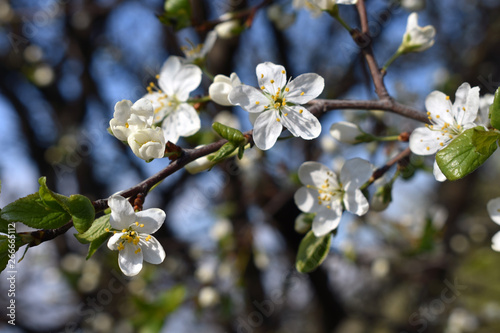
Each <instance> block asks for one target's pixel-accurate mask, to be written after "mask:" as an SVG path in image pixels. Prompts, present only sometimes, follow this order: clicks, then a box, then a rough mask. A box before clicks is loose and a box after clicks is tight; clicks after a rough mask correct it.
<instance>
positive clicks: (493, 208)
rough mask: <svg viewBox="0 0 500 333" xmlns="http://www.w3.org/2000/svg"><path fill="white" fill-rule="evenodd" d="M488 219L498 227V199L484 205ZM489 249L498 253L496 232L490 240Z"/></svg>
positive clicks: (499, 211) (499, 221) (499, 232)
mask: <svg viewBox="0 0 500 333" xmlns="http://www.w3.org/2000/svg"><path fill="white" fill-rule="evenodd" d="M486 209H487V210H488V214H489V215H490V218H491V219H492V220H493V222H495V223H496V224H498V225H500V198H495V199H491V200H490V201H488V204H487V205H486ZM491 248H492V249H493V250H495V251H497V252H500V231H498V232H497V233H496V234H495V235H494V236H493V238H492V239H491Z"/></svg>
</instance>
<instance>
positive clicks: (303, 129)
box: [281, 106, 321, 140]
mask: <svg viewBox="0 0 500 333" xmlns="http://www.w3.org/2000/svg"><path fill="white" fill-rule="evenodd" d="M283 112H285V114H283V116H282V117H281V121H282V122H283V126H285V127H286V128H287V129H288V130H289V131H290V133H292V135H293V136H295V137H301V138H302V139H304V140H311V139H315V138H317V137H318V136H319V135H320V134H321V123H320V122H319V120H318V118H316V117H315V116H314V115H313V114H312V113H311V112H309V110H307V109H306V108H304V107H303V106H287V107H285V110H284V111H283ZM301 112H302V113H301Z"/></svg>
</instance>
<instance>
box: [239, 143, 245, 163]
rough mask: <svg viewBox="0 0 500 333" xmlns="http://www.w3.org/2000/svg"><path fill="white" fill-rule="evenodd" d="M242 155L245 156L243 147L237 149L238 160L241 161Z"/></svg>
mask: <svg viewBox="0 0 500 333" xmlns="http://www.w3.org/2000/svg"><path fill="white" fill-rule="evenodd" d="M243 154H245V146H240V147H239V148H238V159H239V160H241V159H242V158H243Z"/></svg>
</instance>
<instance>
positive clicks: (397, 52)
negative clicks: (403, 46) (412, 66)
mask: <svg viewBox="0 0 500 333" xmlns="http://www.w3.org/2000/svg"><path fill="white" fill-rule="evenodd" d="M402 54H403V52H401V51H400V49H398V50H397V51H396V53H394V54H393V55H392V57H391V58H390V59H389V60H387V62H386V63H385V65H384V67H382V73H385V72H387V68H388V67H389V66H390V65H391V64H392V63H393V62H394V60H396V59H397V58H398V57H399V56H400V55H402Z"/></svg>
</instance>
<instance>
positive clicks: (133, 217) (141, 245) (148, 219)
mask: <svg viewBox="0 0 500 333" xmlns="http://www.w3.org/2000/svg"><path fill="white" fill-rule="evenodd" d="M108 205H109V208H111V215H110V217H109V223H110V225H111V227H112V228H113V229H115V231H113V233H114V234H113V236H111V238H110V239H109V241H108V248H109V249H110V250H118V251H119V252H118V265H119V266H120V269H121V270H122V272H123V274H125V275H127V276H134V275H137V274H138V273H139V272H140V271H141V269H142V262H143V261H147V262H149V263H151V264H160V263H162V262H163V260H164V259H165V251H164V250H163V247H162V246H161V244H160V243H159V242H158V240H157V239H156V238H154V237H153V236H151V235H150V234H152V233H154V232H156V231H157V230H158V229H160V227H161V226H162V224H163V222H164V221H165V217H166V215H165V212H164V211H163V210H161V209H159V208H149V209H146V210H144V211H141V212H137V213H136V212H134V208H132V205H131V204H130V203H129V202H128V200H127V199H125V198H124V197H122V196H120V195H113V196H111V197H110V198H109V199H108Z"/></svg>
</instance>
